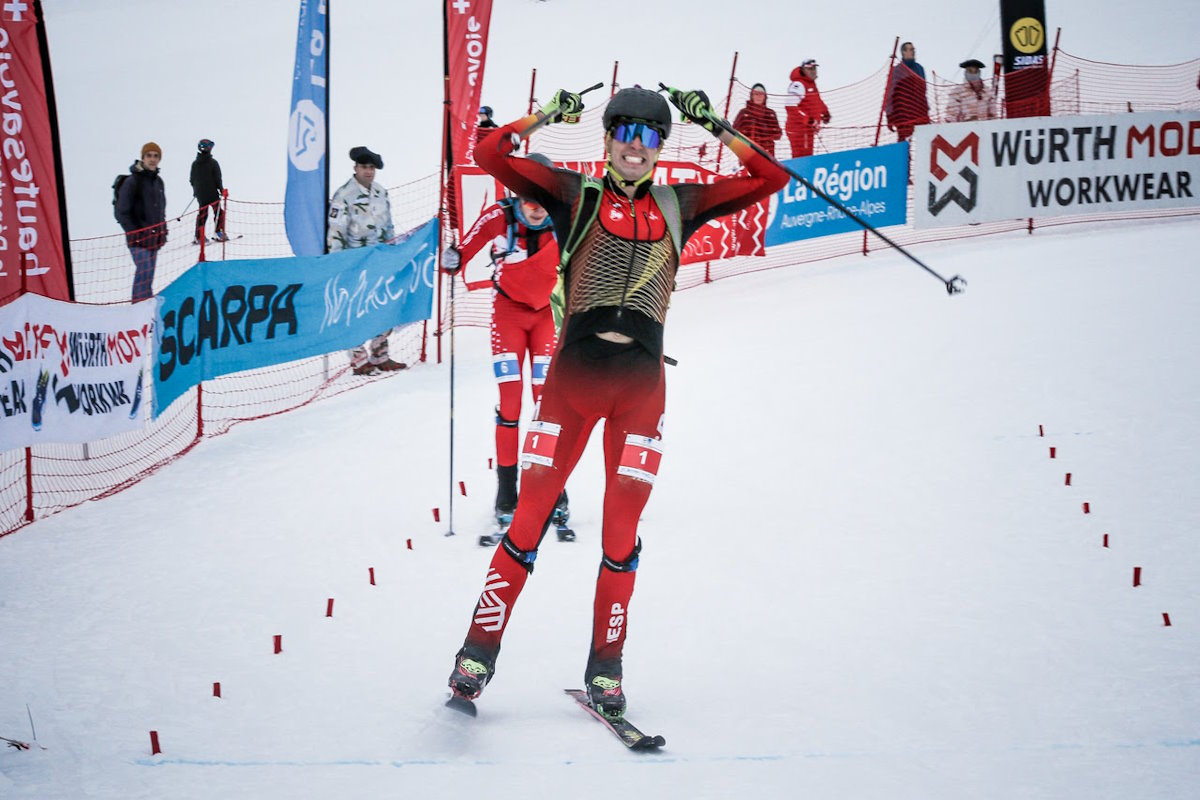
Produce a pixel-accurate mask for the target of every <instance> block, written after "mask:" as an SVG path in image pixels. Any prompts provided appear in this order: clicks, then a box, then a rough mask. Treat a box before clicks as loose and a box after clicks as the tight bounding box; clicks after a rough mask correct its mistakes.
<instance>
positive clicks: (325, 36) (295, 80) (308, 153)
mask: <svg viewBox="0 0 1200 800" xmlns="http://www.w3.org/2000/svg"><path fill="white" fill-rule="evenodd" d="M328 5H329V0H300V25H299V27H298V29H297V31H296V68H295V69H294V70H293V72H292V115H291V118H290V119H289V121H288V142H287V155H288V171H287V192H286V194H285V195H284V200H283V222H284V225H285V226H286V227H287V237H288V243H290V244H291V246H292V252H293V253H295V254H296V255H298V256H317V255H320V254H321V253H324V252H325V200H326V197H325V193H326V191H327V190H328V183H329V182H328V180H326V178H327V175H328V171H329V160H328V159H327V158H326V155H327V154H326V152H325V150H326V142H327V138H326V135H325V134H326V125H327V124H328V120H327V119H326V118H325V114H326V110H327V109H328V108H329V105H328V94H329V87H328V85H327V78H328V76H329V14H328V13H327V9H328Z"/></svg>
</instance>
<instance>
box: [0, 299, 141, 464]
mask: <svg viewBox="0 0 1200 800" xmlns="http://www.w3.org/2000/svg"><path fill="white" fill-rule="evenodd" d="M156 303H157V301H156V300H155V299H153V298H151V299H149V300H143V301H142V302H140V303H135V304H133V305H113V306H88V305H80V304H78V303H67V302H63V301H59V300H51V299H49V298H46V297H42V296H41V295H36V294H25V295H21V296H20V297H18V298H17V299H16V300H14V301H12V302H11V303H9V304H8V305H6V306H4V307H2V308H0V451H4V450H11V449H13V448H16V447H25V446H28V445H33V444H52V443H55V444H63V443H81V442H90V441H95V440H96V439H103V438H105V437H106V436H112V435H113V434H117V433H123V432H125V431H130V430H135V429H138V428H141V427H142V426H143V425H144V424H145V418H146V415H145V412H144V409H145V408H146V407H147V406H148V405H149V404H148V403H145V402H143V401H142V376H143V374H144V372H145V367H146V364H147V360H148V359H149V358H150V356H152V355H153V351H154V308H155V304H156Z"/></svg>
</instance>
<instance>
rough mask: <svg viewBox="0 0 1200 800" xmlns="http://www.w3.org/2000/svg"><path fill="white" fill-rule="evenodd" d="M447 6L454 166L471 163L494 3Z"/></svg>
mask: <svg viewBox="0 0 1200 800" xmlns="http://www.w3.org/2000/svg"><path fill="white" fill-rule="evenodd" d="M445 3H446V5H445V15H446V52H447V61H448V63H447V64H446V66H447V69H448V70H449V72H448V73H447V74H448V75H449V79H450V137H451V138H450V143H451V147H452V148H453V156H454V163H455V164H472V163H474V162H475V128H476V127H478V123H479V106H480V97H481V92H482V91H483V68H484V65H485V63H486V61H487V43H488V27H489V26H490V24H491V20H492V0H445ZM450 166H453V165H450Z"/></svg>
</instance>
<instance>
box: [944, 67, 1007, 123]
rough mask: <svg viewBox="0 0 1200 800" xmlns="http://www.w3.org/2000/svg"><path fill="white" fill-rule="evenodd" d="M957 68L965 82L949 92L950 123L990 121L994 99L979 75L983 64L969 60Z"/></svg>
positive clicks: (994, 108)
mask: <svg viewBox="0 0 1200 800" xmlns="http://www.w3.org/2000/svg"><path fill="white" fill-rule="evenodd" d="M959 66H960V67H962V69H963V76H964V78H965V82H963V83H960V84H959V85H958V86H955V87H954V88H953V89H952V90H951V92H950V120H951V122H971V121H973V120H977V119H992V118H993V117H995V116H996V106H995V102H996V97H995V94H994V93H993V92H992V90H991V89H990V88H989V87H988V85H987V84H986V83H984V82H983V77H982V75H981V74H980V70H982V69H983V62H982V61H980V60H979V59H977V58H969V59H967V60H966V61H964V62H962V63H961V64H959Z"/></svg>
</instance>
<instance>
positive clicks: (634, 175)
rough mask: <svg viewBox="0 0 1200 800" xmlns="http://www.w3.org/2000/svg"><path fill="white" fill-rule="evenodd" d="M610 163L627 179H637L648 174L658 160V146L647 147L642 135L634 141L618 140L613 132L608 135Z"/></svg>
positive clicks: (607, 143) (607, 145)
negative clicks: (643, 142)
mask: <svg viewBox="0 0 1200 800" xmlns="http://www.w3.org/2000/svg"><path fill="white" fill-rule="evenodd" d="M606 140H607V142H606V148H607V150H608V163H609V164H611V165H612V168H613V170H614V171H616V173H617V174H618V175H620V176H621V177H622V178H624V179H625V180H627V181H636V180H639V179H640V178H643V177H645V176H646V174H647V173H649V172H650V170H652V169H654V165H655V164H656V163H657V162H658V151H659V148H657V147H646V146H645V145H644V144H642V138H641V137H640V136H638V137H635V138H634V140H633V141H632V142H621V141H617V137H616V136H613V135H612V134H611V133H609V134H608V136H607V137H606Z"/></svg>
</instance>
